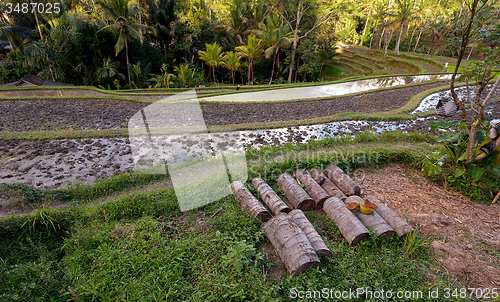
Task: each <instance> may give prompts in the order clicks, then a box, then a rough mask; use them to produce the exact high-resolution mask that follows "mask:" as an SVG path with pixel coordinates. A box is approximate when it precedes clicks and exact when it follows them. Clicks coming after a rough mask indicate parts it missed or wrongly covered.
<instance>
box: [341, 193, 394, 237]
mask: <svg viewBox="0 0 500 302" xmlns="http://www.w3.org/2000/svg"><path fill="white" fill-rule="evenodd" d="M349 202H356V203H361V204H362V203H364V200H363V199H362V198H361V197H359V196H356V195H353V196H349V197H347V199H346V200H345V203H346V204H347V203H349ZM352 214H354V216H356V217H358V219H359V220H361V222H362V223H363V224H364V225H365V227H366V228H367V229H368V230H370V231H374V232H375V234H374V236H375V237H380V238H382V239H384V240H389V239H391V238H392V237H394V235H395V234H396V232H395V231H394V229H393V228H391V226H390V225H389V224H388V223H387V222H386V221H385V220H384V218H382V217H381V216H380V215H379V214H378V213H377V212H375V211H374V212H372V213H371V214H363V213H361V211H360V210H359V209H356V210H353V211H352Z"/></svg>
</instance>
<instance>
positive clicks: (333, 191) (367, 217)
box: [231, 165, 413, 276]
mask: <svg viewBox="0 0 500 302" xmlns="http://www.w3.org/2000/svg"><path fill="white" fill-rule="evenodd" d="M325 172H326V174H325V173H324V172H323V171H321V170H320V169H311V170H309V171H306V170H303V169H298V170H297V171H295V178H293V177H292V175H290V174H289V173H283V174H281V175H280V176H279V177H278V178H277V180H276V181H277V184H278V186H279V187H280V189H281V191H282V192H283V193H284V195H285V196H286V199H282V198H280V197H279V196H278V194H276V192H275V191H274V190H273V189H272V188H271V187H270V186H269V185H268V184H267V183H266V182H265V181H264V180H262V179H261V178H254V179H253V180H252V186H253V187H254V188H255V190H256V191H257V193H258V194H259V196H260V198H261V199H262V201H263V202H264V204H265V205H266V206H267V208H268V209H269V210H270V211H271V213H272V215H274V217H272V215H271V213H269V211H268V210H267V209H266V207H264V206H263V205H262V204H261V203H260V202H259V200H258V199H257V198H256V197H254V196H253V195H252V193H251V192H250V191H249V190H248V189H247V188H246V187H245V185H243V184H242V183H241V182H239V181H235V182H233V183H232V184H231V189H232V191H233V193H234V196H235V198H236V199H237V200H239V202H240V205H241V207H242V208H243V210H245V211H246V212H248V213H250V214H251V215H252V216H254V217H257V218H259V219H260V220H261V221H263V222H265V221H267V222H266V223H265V224H264V225H263V227H262V228H263V230H264V231H265V233H266V236H267V238H268V239H269V241H270V242H271V243H272V245H273V246H274V248H275V250H276V251H277V253H278V255H279V256H280V258H281V259H282V260H283V262H284V263H285V266H286V267H287V269H288V271H289V272H290V274H291V275H292V276H296V275H298V274H300V273H302V272H304V271H305V270H306V269H307V268H309V267H317V266H320V265H321V262H320V260H319V257H318V255H323V256H327V257H332V253H331V251H330V250H329V249H328V247H327V246H326V244H325V242H324V241H323V239H322V238H321V236H320V235H319V234H318V233H317V232H316V230H315V229H314V226H313V225H312V224H311V223H310V222H309V220H308V219H307V217H306V216H305V214H304V213H303V211H307V210H312V209H314V210H323V211H324V212H325V213H326V214H327V215H328V216H329V217H330V218H331V219H332V220H333V221H334V222H335V224H336V225H337V227H338V229H339V231H340V233H341V234H342V236H343V237H344V238H345V239H346V240H347V241H348V242H349V243H350V244H351V245H355V244H357V243H359V242H361V241H362V240H365V239H366V238H368V236H369V234H370V233H372V234H373V235H374V236H375V237H380V238H381V239H383V240H390V239H391V238H392V237H394V236H395V235H396V234H398V235H399V236H405V235H406V234H408V233H409V232H412V231H413V228H412V227H411V226H409V225H408V223H406V221H404V219H402V218H401V217H399V216H398V215H397V214H396V213H395V212H394V211H393V210H391V209H390V208H389V207H387V206H386V205H385V204H383V203H382V202H380V200H378V199H377V198H375V197H374V196H366V197H365V199H363V198H361V197H360V196H361V188H360V187H359V186H358V185H357V184H356V183H355V182H354V181H353V180H352V179H351V177H349V175H347V174H346V173H344V171H342V169H340V168H339V167H337V166H335V165H330V166H329V167H327V168H326V169H325ZM353 202H354V203H358V204H362V203H363V202H365V203H370V202H371V203H372V204H373V205H375V206H376V207H378V208H376V209H375V210H373V212H371V213H370V214H365V213H362V212H361V211H360V210H359V209H354V210H349V209H348V208H347V207H346V204H347V203H353ZM365 212H366V211H365ZM271 217H272V218H271Z"/></svg>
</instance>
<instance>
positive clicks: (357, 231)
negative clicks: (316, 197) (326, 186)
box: [323, 197, 370, 245]
mask: <svg viewBox="0 0 500 302" xmlns="http://www.w3.org/2000/svg"><path fill="white" fill-rule="evenodd" d="M323 211H325V213H326V214H327V215H328V217H330V219H331V220H333V222H335V224H336V225H337V228H338V229H339V231H340V233H341V234H342V236H344V238H345V239H346V240H347V242H349V243H350V244H351V245H356V244H358V243H359V242H360V241H362V240H365V239H366V238H368V235H369V234H370V232H369V231H368V229H367V228H366V227H365V226H364V225H363V223H361V221H360V220H359V219H358V218H357V217H356V216H355V215H354V214H353V213H352V212H351V211H349V210H348V209H347V208H346V206H345V204H344V202H343V201H342V200H340V199H339V198H337V197H330V198H328V199H327V200H325V203H324V204H323Z"/></svg>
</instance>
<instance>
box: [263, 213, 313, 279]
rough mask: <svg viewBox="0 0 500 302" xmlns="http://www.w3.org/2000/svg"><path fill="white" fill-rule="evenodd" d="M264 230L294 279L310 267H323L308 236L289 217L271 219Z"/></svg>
mask: <svg viewBox="0 0 500 302" xmlns="http://www.w3.org/2000/svg"><path fill="white" fill-rule="evenodd" d="M262 229H263V230H264V232H265V233H266V236H267V238H268V239H269V241H270V242H271V244H272V245H273V247H274V249H275V250H276V252H278V255H279V256H280V258H281V260H283V262H284V263H285V266H286V268H287V269H288V271H289V272H290V275H292V277H295V276H297V275H298V274H301V273H303V272H305V271H306V270H307V269H308V268H310V267H318V266H321V262H320V261H319V258H318V255H316V252H315V251H314V248H313V247H312V245H311V243H310V242H309V240H308V239H307V236H306V234H305V233H304V231H303V230H302V229H301V228H300V227H299V225H298V224H297V222H295V220H294V219H293V218H292V217H290V216H289V215H280V216H275V217H273V218H271V219H270V220H269V221H268V222H266V224H264V226H263V227H262Z"/></svg>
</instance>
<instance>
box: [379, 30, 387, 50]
mask: <svg viewBox="0 0 500 302" xmlns="http://www.w3.org/2000/svg"><path fill="white" fill-rule="evenodd" d="M384 34H385V27H384V28H383V29H382V33H381V34H380V39H379V40H378V49H380V48H382V39H383V38H384Z"/></svg>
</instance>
